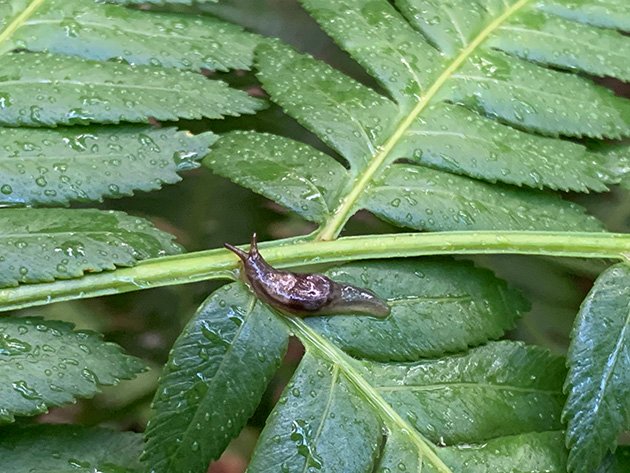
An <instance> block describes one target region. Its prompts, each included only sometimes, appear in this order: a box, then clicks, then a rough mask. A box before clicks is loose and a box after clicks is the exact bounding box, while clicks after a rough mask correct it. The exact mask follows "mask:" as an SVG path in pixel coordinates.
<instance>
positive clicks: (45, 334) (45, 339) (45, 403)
mask: <svg viewBox="0 0 630 473" xmlns="http://www.w3.org/2000/svg"><path fill="white" fill-rule="evenodd" d="M72 328H73V325H72V324H69V323H66V322H60V321H50V320H43V319H40V318H35V317H29V318H7V317H4V318H0V379H2V380H3V382H2V383H1V384H0V423H2V422H11V421H13V420H14V416H31V415H35V414H41V413H42V412H46V411H47V410H48V408H49V407H54V406H60V405H63V404H69V403H72V402H74V401H75V399H77V398H85V397H92V396H93V395H94V394H96V393H97V392H98V391H99V386H108V385H112V384H117V383H118V381H119V380H121V379H131V378H133V377H134V376H135V375H136V374H137V373H139V372H140V371H142V369H143V364H142V362H141V361H140V360H138V359H136V358H132V357H130V356H127V355H125V354H123V353H122V351H121V349H120V347H118V346H117V345H114V344H112V343H106V342H104V341H103V340H102V339H101V337H100V336H99V335H98V334H96V333H94V332H87V331H73V330H72ZM7 471H10V470H7Z"/></svg>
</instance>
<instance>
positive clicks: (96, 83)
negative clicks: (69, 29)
mask: <svg viewBox="0 0 630 473" xmlns="http://www.w3.org/2000/svg"><path fill="white" fill-rule="evenodd" d="M0 70H2V74H3V75H2V77H0V110H1V111H2V113H1V114H0V124H1V125H11V126H16V125H25V126H55V125H61V124H64V125H75V124H87V123H92V122H98V123H119V122H121V121H127V122H147V121H148V119H149V117H153V118H155V119H157V120H177V119H178V118H202V117H207V118H221V117H223V116H226V115H234V116H238V115H240V114H243V113H253V112H254V111H256V110H258V109H260V108H261V104H262V102H260V101H259V100H256V99H253V98H251V97H249V96H248V95H247V94H245V93H244V92H241V91H238V90H234V89H230V88H229V87H228V86H227V85H226V84H225V83H223V82H220V81H211V80H208V79H206V78H205V77H203V76H202V75H200V74H194V73H192V72H187V71H178V70H174V69H164V68H159V67H151V66H137V67H133V66H129V65H126V64H117V63H113V62H94V61H86V60H83V59H78V58H71V57H64V56H53V55H48V54H39V53H29V54H27V53H16V54H6V55H3V56H0Z"/></svg>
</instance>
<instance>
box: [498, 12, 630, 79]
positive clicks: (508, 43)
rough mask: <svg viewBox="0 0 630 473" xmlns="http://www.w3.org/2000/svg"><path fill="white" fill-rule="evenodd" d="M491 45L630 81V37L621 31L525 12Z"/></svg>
mask: <svg viewBox="0 0 630 473" xmlns="http://www.w3.org/2000/svg"><path fill="white" fill-rule="evenodd" d="M567 32H569V33H570V34H567ZM576 42H577V43H578V45H577V47H576ZM489 44H490V45H491V46H492V47H493V48H496V49H500V50H502V51H504V52H506V53H510V54H513V55H515V56H518V57H520V58H523V59H528V60H530V61H533V62H537V63H541V64H546V65H550V66H554V67H559V68H564V69H569V70H578V71H582V72H586V73H588V74H592V75H595V76H611V77H616V78H617V79H620V80H623V81H626V82H627V81H630V64H628V61H626V60H624V58H627V57H628V56H629V55H630V38H628V37H627V36H624V35H622V34H621V33H619V32H618V31H614V30H605V29H601V28H595V27H592V26H588V25H581V24H576V23H575V22H574V21H568V20H565V19H563V18H559V17H557V16H555V15H550V14H547V13H542V12H534V11H523V12H522V13H521V14H520V15H518V16H516V17H515V19H514V20H513V21H511V22H510V23H508V24H506V25H503V26H502V27H501V28H500V29H499V31H498V34H497V35H496V36H495V37H493V38H492V39H491V40H490V41H489Z"/></svg>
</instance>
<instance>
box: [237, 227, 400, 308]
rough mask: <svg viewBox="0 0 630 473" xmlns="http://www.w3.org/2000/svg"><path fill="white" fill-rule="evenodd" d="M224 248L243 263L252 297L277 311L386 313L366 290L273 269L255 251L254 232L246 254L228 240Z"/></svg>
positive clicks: (316, 276)
mask: <svg viewBox="0 0 630 473" xmlns="http://www.w3.org/2000/svg"><path fill="white" fill-rule="evenodd" d="M225 247H226V248H227V249H229V250H230V251H232V252H234V253H236V255H237V256H238V257H239V258H240V259H241V261H242V262H243V272H242V274H243V277H244V279H245V281H246V282H247V283H248V284H249V285H250V287H251V288H252V290H253V291H254V293H255V294H256V296H257V297H258V298H259V299H261V300H263V301H264V302H266V303H267V304H269V305H271V306H272V307H275V308H276V309H278V310H279V311H281V312H284V313H288V314H293V315H300V316H308V315H332V314H365V315H372V316H375V317H386V316H387V315H389V312H390V309H389V306H388V305H387V304H386V303H385V302H383V301H382V300H380V299H379V298H378V297H377V296H376V295H375V294H374V293H373V292H371V291H369V290H367V289H362V288H360V287H356V286H352V285H350V284H342V283H338V282H335V281H333V280H332V279H330V278H328V277H326V276H324V275H323V274H317V273H293V272H291V271H280V270H277V269H274V268H273V267H272V266H270V265H269V263H267V262H266V261H265V260H264V259H263V257H262V256H261V255H260V253H259V252H258V246H257V241H256V234H255V233H254V235H253V236H252V243H251V247H250V249H249V253H246V252H245V251H243V250H241V249H240V248H237V247H235V246H233V245H230V244H229V243H226V244H225Z"/></svg>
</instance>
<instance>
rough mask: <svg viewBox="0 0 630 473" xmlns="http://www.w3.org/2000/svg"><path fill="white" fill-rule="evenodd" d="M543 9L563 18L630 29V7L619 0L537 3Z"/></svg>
mask: <svg viewBox="0 0 630 473" xmlns="http://www.w3.org/2000/svg"><path fill="white" fill-rule="evenodd" d="M536 7H537V8H538V9H540V10H542V11H546V12H549V13H553V14H554V15H558V16H560V17H562V18H567V19H569V20H572V21H575V22H578V23H583V24H585V25H594V26H601V27H602V28H612V29H617V30H622V31H630V8H629V6H628V4H627V3H626V2H624V1H619V0H596V1H593V0H574V1H572V2H567V1H566V0H546V1H545V2H540V3H537V4H536Z"/></svg>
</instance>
